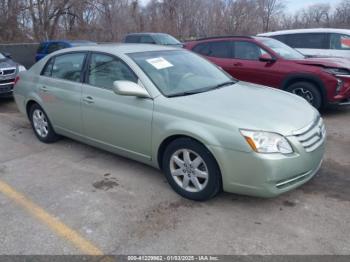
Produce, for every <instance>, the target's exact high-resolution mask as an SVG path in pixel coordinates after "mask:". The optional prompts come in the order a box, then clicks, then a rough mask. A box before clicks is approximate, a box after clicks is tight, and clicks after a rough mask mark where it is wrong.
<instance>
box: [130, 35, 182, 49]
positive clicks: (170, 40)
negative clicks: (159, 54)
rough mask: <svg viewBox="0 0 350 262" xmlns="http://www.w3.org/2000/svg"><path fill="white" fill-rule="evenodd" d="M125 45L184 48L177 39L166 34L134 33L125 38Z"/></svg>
mask: <svg viewBox="0 0 350 262" xmlns="http://www.w3.org/2000/svg"><path fill="white" fill-rule="evenodd" d="M124 43H136V44H155V45H167V46H177V47H183V44H182V43H181V42H180V41H179V40H177V39H176V38H175V37H173V36H171V35H168V34H164V33H133V34H128V35H126V36H125V38H124Z"/></svg>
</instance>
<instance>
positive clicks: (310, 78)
mask: <svg viewBox="0 0 350 262" xmlns="http://www.w3.org/2000/svg"><path fill="white" fill-rule="evenodd" d="M297 82H309V83H311V84H313V85H315V87H316V88H317V89H318V90H319V91H320V93H321V97H322V104H323V105H325V104H326V103H327V91H326V87H325V85H324V83H323V81H322V80H321V79H320V78H319V77H317V76H315V75H312V74H304V73H295V74H290V75H288V76H287V77H286V78H284V80H283V81H282V84H281V86H280V88H281V89H282V90H285V91H286V90H287V88H288V87H289V86H290V85H292V84H295V83H297Z"/></svg>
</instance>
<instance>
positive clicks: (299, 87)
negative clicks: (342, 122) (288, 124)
mask: <svg viewBox="0 0 350 262" xmlns="http://www.w3.org/2000/svg"><path fill="white" fill-rule="evenodd" d="M287 91H288V92H290V93H293V94H295V95H298V96H300V97H302V98H304V99H305V100H306V101H308V102H309V103H310V104H311V105H312V106H313V107H315V108H316V109H318V110H320V109H321V108H322V107H323V103H322V96H321V93H320V91H319V90H318V88H317V87H316V86H315V85H314V84H312V83H309V82H297V83H294V84H291V85H290V86H289V87H288V88H287Z"/></svg>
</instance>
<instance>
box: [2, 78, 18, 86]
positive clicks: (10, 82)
mask: <svg viewBox="0 0 350 262" xmlns="http://www.w3.org/2000/svg"><path fill="white" fill-rule="evenodd" d="M13 82H15V79H6V80H1V78H0V85H8V84H13Z"/></svg>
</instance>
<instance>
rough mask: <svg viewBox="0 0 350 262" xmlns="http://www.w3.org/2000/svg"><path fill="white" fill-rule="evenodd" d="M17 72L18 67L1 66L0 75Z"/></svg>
mask: <svg viewBox="0 0 350 262" xmlns="http://www.w3.org/2000/svg"><path fill="white" fill-rule="evenodd" d="M15 73H16V68H15V67H13V68H0V76H8V75H13V74H15Z"/></svg>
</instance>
